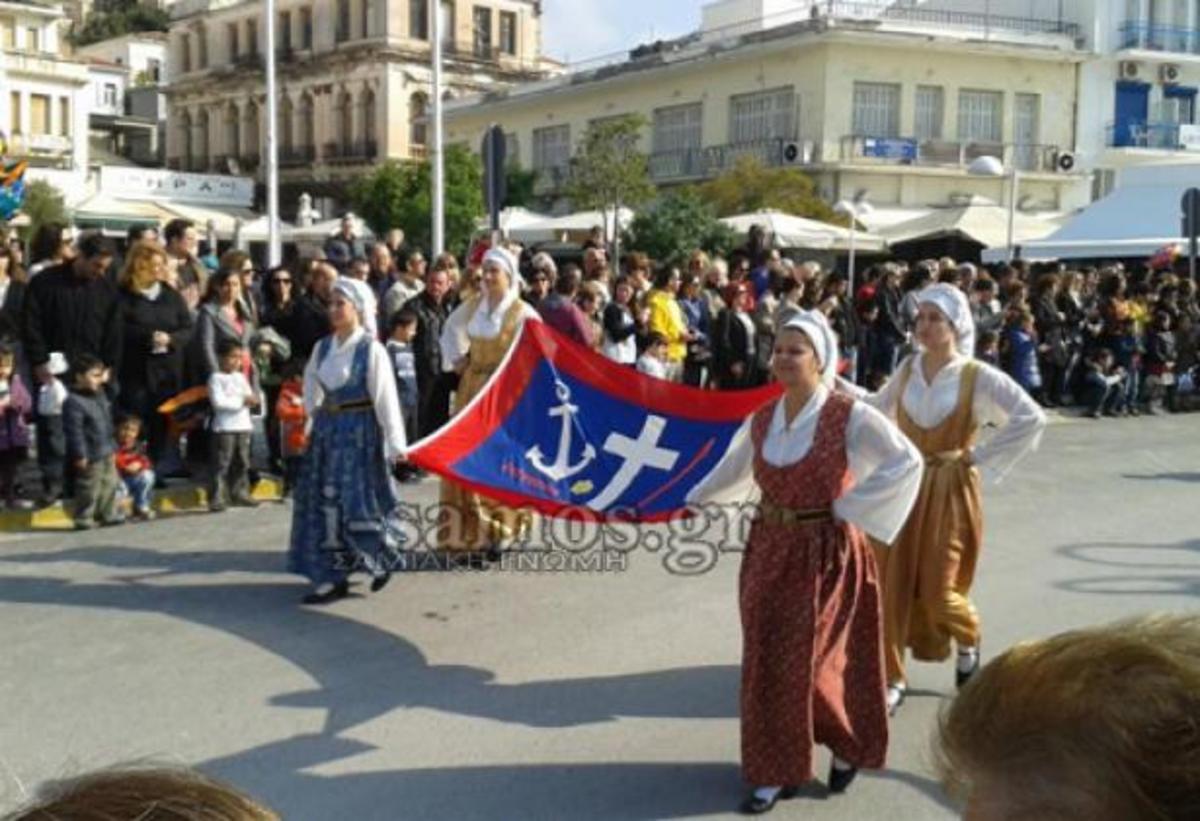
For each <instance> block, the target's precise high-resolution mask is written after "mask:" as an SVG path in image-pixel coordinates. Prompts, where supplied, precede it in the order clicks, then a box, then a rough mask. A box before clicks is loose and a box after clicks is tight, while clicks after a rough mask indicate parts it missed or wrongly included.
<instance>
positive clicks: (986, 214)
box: [880, 203, 1054, 258]
mask: <svg viewBox="0 0 1200 821" xmlns="http://www.w3.org/2000/svg"><path fill="white" fill-rule="evenodd" d="M1053 230H1054V225H1053V224H1052V223H1049V222H1047V221H1045V220H1042V219H1038V218H1037V217H1032V216H1029V215H1028V214H1022V213H1020V212H1018V213H1017V214H1016V215H1015V218H1014V220H1013V242H1014V243H1015V244H1017V245H1021V246H1024V245H1025V244H1026V243H1028V242H1029V241H1031V240H1037V239H1041V238H1042V237H1045V236H1046V235H1047V234H1049V233H1050V232H1052V231H1053ZM880 233H881V234H882V235H883V236H884V237H886V238H887V240H888V242H890V243H891V244H892V245H893V246H895V245H901V244H903V243H906V242H917V241H922V240H937V239H945V238H951V237H958V238H962V239H967V240H971V241H973V242H977V243H979V244H980V245H982V246H984V247H985V248H1001V249H1002V248H1004V247H1005V245H1006V244H1007V243H1008V209H1007V208H1005V207H1002V206H999V205H993V204H990V203H972V204H970V205H954V206H949V207H941V208H933V209H931V210H930V212H929V213H928V214H926V215H925V216H923V217H918V218H917V219H915V220H909V221H908V222H902V223H900V224H898V225H893V226H891V227H890V228H885V229H883V230H882V231H880ZM1005 258H1007V257H1005Z"/></svg>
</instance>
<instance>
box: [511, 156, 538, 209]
mask: <svg viewBox="0 0 1200 821" xmlns="http://www.w3.org/2000/svg"><path fill="white" fill-rule="evenodd" d="M536 184H537V172H536V171H533V170H529V171H526V170H525V169H523V168H521V166H520V165H517V164H513V165H510V166H509V167H508V168H506V169H505V170H504V187H505V195H504V207H505V208H528V207H529V206H530V205H532V204H533V201H534V193H533V189H534V186H535V185H536Z"/></svg>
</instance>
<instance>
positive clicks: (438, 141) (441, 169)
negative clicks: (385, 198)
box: [429, 0, 446, 259]
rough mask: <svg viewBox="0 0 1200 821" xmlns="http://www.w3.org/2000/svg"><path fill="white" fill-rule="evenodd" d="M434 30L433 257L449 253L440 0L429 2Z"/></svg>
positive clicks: (431, 26)
mask: <svg viewBox="0 0 1200 821" xmlns="http://www.w3.org/2000/svg"><path fill="white" fill-rule="evenodd" d="M429 15H430V31H431V33H432V35H433V43H432V44H431V45H432V48H431V49H430V51H431V59H432V61H433V152H432V154H431V156H430V160H431V161H432V163H433V256H434V258H435V259H436V258H437V257H438V256H439V255H440V254H441V253H442V252H443V251H445V250H446V223H445V204H444V196H445V186H446V181H445V166H444V164H443V157H442V139H443V137H442V9H441V3H440V2H438V0H429Z"/></svg>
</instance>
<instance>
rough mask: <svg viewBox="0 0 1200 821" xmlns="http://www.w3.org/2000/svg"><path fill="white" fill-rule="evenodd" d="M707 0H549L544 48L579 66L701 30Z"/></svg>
mask: <svg viewBox="0 0 1200 821" xmlns="http://www.w3.org/2000/svg"><path fill="white" fill-rule="evenodd" d="M703 3H704V0H545V2H544V3H543V6H542V8H543V12H542V25H543V32H544V41H543V50H544V51H545V53H546V55H547V56H549V57H555V58H557V59H560V60H567V61H568V62H572V63H574V62H579V61H581V60H586V59H588V58H591V57H598V56H600V55H603V54H610V53H612V52H614V51H627V50H629V49H631V48H633V47H634V46H635V45H637V44H638V43H642V42H649V41H652V40H657V39H659V38H664V37H675V36H678V35H680V34H686V33H688V32H689V31H695V30H696V29H697V28H699V26H700V7H701V6H702V5H703Z"/></svg>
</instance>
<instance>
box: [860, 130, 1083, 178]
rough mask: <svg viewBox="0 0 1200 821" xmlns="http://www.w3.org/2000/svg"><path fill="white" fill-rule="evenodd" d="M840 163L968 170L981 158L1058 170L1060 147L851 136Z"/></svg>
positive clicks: (1022, 167)
mask: <svg viewBox="0 0 1200 821" xmlns="http://www.w3.org/2000/svg"><path fill="white" fill-rule="evenodd" d="M840 148H841V151H840V156H841V161H842V162H852V163H855V164H868V163H869V164H873V165H919V166H940V167H944V168H963V169H965V168H966V167H967V166H968V165H970V164H971V162H972V161H973V160H976V159H978V158H980V157H989V156H990V157H996V158H997V159H999V160H1002V161H1003V162H1004V164H1005V165H1009V164H1013V165H1015V166H1016V167H1017V168H1018V169H1020V170H1021V171H1031V172H1047V171H1054V170H1055V169H1056V166H1055V159H1056V157H1058V155H1059V154H1060V153H1061V148H1060V147H1059V146H1057V145H1045V144H1041V143H1000V142H981V141H975V140H918V139H916V138H913V137H871V136H864V135H861V134H850V135H847V136H845V137H842V139H841V146H840Z"/></svg>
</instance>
